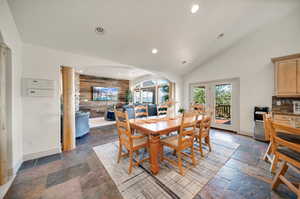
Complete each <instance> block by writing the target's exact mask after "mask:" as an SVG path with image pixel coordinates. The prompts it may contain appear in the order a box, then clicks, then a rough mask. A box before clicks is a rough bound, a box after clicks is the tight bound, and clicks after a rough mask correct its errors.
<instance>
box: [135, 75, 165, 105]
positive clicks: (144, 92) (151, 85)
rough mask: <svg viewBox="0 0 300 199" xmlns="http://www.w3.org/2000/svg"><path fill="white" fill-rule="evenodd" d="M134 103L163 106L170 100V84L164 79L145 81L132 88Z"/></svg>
mask: <svg viewBox="0 0 300 199" xmlns="http://www.w3.org/2000/svg"><path fill="white" fill-rule="evenodd" d="M133 94H134V103H142V104H163V103H165V102H167V101H168V100H169V98H170V82H169V80H166V79H160V80H145V81H142V82H139V83H137V84H136V85H135V86H134V92H133Z"/></svg>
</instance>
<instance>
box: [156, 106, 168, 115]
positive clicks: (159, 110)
mask: <svg viewBox="0 0 300 199" xmlns="http://www.w3.org/2000/svg"><path fill="white" fill-rule="evenodd" d="M167 112H168V106H167V105H164V104H158V105H157V115H158V116H160V115H166V114H167Z"/></svg>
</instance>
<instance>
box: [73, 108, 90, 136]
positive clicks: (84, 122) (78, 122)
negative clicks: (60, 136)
mask: <svg viewBox="0 0 300 199" xmlns="http://www.w3.org/2000/svg"><path fill="white" fill-rule="evenodd" d="M89 118H90V113H89V112H80V111H79V112H76V115H75V128H76V138H79V137H82V136H84V135H86V134H87V133H89V132H90V125H89Z"/></svg>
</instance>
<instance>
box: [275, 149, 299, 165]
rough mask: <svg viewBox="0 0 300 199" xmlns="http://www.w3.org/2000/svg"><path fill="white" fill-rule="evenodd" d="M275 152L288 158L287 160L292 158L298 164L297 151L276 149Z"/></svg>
mask: <svg viewBox="0 0 300 199" xmlns="http://www.w3.org/2000/svg"><path fill="white" fill-rule="evenodd" d="M277 151H278V152H279V153H282V154H283V155H286V156H288V157H289V158H292V159H294V160H297V161H298V162H300V153H299V152H297V151H294V150H292V149H289V148H287V147H278V149H277Z"/></svg>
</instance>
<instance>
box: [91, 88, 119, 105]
mask: <svg viewBox="0 0 300 199" xmlns="http://www.w3.org/2000/svg"><path fill="white" fill-rule="evenodd" d="M118 95H119V88H105V87H95V86H94V87H93V101H118Z"/></svg>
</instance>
